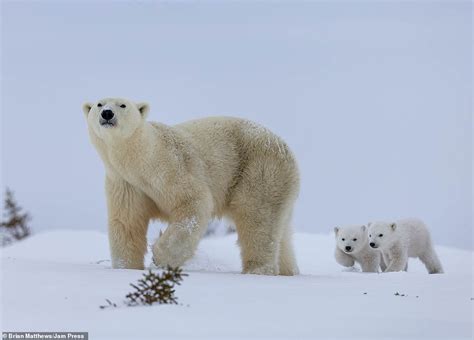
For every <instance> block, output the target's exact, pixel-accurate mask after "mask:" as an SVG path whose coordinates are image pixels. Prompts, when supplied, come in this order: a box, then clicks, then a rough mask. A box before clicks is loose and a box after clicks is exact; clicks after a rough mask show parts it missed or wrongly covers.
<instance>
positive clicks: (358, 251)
mask: <svg viewBox="0 0 474 340" xmlns="http://www.w3.org/2000/svg"><path fill="white" fill-rule="evenodd" d="M334 234H335V236H336V250H335V253H334V256H335V258H336V261H337V263H339V264H340V265H342V266H344V267H352V266H353V265H354V262H357V263H358V264H359V265H360V267H361V269H362V271H363V272H378V271H379V268H381V269H382V271H383V270H384V269H385V264H384V263H383V261H382V259H381V257H382V255H381V252H380V251H378V250H375V249H373V248H371V247H370V246H369V237H368V234H367V227H366V226H365V225H362V226H360V225H358V226H346V227H336V228H334Z"/></svg>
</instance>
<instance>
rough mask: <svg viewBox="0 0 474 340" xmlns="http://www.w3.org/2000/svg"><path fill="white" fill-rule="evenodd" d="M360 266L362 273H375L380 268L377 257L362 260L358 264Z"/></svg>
mask: <svg viewBox="0 0 474 340" xmlns="http://www.w3.org/2000/svg"><path fill="white" fill-rule="evenodd" d="M360 266H361V268H362V271H363V272H364V273H377V272H378V271H379V267H380V258H379V257H378V256H373V257H370V258H367V259H363V260H362V261H361V262H360Z"/></svg>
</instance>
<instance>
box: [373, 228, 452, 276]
mask: <svg viewBox="0 0 474 340" xmlns="http://www.w3.org/2000/svg"><path fill="white" fill-rule="evenodd" d="M369 242H370V246H371V247H372V248H374V249H380V250H381V251H382V255H383V259H384V261H385V263H386V264H387V269H386V270H385V271H386V272H397V271H402V270H405V271H406V270H407V268H408V258H409V257H418V258H419V259H420V260H421V262H423V263H424V265H425V267H426V269H427V270H428V273H430V274H437V273H443V267H442V266H441V262H440V261H439V259H438V255H436V252H435V250H434V247H433V243H432V241H431V235H430V232H429V230H428V228H427V227H426V225H425V224H424V223H423V221H421V220H419V219H404V220H400V221H397V222H396V223H393V222H373V223H369Z"/></svg>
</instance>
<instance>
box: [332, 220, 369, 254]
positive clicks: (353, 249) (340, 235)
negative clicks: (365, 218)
mask: <svg viewBox="0 0 474 340" xmlns="http://www.w3.org/2000/svg"><path fill="white" fill-rule="evenodd" d="M334 233H335V234H336V244H337V247H338V248H339V249H341V250H342V251H343V252H345V253H346V254H351V253H357V252H359V251H360V250H362V249H363V248H364V247H365V246H366V245H367V228H366V226H365V225H363V226H348V227H336V228H334Z"/></svg>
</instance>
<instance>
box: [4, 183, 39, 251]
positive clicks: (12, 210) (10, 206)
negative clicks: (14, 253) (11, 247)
mask: <svg viewBox="0 0 474 340" xmlns="http://www.w3.org/2000/svg"><path fill="white" fill-rule="evenodd" d="M21 211H22V208H21V207H20V206H18V205H17V203H16V201H15V199H14V197H13V192H11V191H10V190H9V189H7V190H6V193H5V203H4V213H3V214H4V216H5V218H6V220H4V221H2V222H1V223H0V234H1V244H2V246H5V245H7V244H10V243H11V242H12V241H14V240H22V239H24V238H25V237H28V236H29V235H30V234H31V230H30V227H28V224H27V223H28V221H29V220H30V219H31V217H30V215H29V214H28V213H22V212H21Z"/></svg>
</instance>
